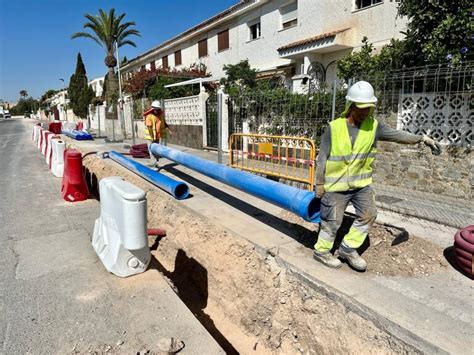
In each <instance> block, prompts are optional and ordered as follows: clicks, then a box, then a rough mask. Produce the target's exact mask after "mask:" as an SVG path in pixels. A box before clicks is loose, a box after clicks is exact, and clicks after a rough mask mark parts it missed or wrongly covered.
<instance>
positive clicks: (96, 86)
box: [88, 76, 105, 97]
mask: <svg viewBox="0 0 474 355" xmlns="http://www.w3.org/2000/svg"><path fill="white" fill-rule="evenodd" d="M104 80H105V77H104V76H102V77H100V78H95V79H93V80H91V81H89V83H88V85H89V86H90V87H91V88H92V90H94V92H95V96H96V97H101V96H102V94H103V92H104Z"/></svg>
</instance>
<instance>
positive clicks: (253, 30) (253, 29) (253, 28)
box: [247, 19, 261, 41]
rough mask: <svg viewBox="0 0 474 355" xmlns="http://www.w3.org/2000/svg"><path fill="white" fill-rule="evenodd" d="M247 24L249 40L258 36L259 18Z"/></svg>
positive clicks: (259, 32)
mask: <svg viewBox="0 0 474 355" xmlns="http://www.w3.org/2000/svg"><path fill="white" fill-rule="evenodd" d="M247 25H248V27H249V41H252V40H254V39H257V38H260V34H261V31H260V19H256V20H254V21H251V22H249V23H248V24H247Z"/></svg>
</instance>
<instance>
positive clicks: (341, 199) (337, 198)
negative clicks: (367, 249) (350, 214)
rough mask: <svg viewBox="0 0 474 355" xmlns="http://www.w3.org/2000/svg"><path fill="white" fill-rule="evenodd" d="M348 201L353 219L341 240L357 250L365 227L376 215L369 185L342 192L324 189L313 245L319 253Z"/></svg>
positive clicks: (331, 236) (331, 237) (325, 247)
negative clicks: (319, 222) (352, 208)
mask: <svg viewBox="0 0 474 355" xmlns="http://www.w3.org/2000/svg"><path fill="white" fill-rule="evenodd" d="M349 203H351V204H352V205H353V206H354V209H355V211H356V216H357V217H356V219H355V221H354V223H353V224H352V227H351V229H350V230H349V233H347V234H346V235H345V236H344V239H343V241H342V243H343V244H344V246H345V247H348V248H352V249H357V248H359V247H360V246H361V245H362V243H363V242H364V240H365V238H366V237H367V234H368V232H369V227H370V226H371V225H372V224H373V223H374V222H375V219H376V218H377V208H376V207H375V193H374V190H373V189H372V187H371V186H370V185H369V186H366V187H363V188H361V189H356V190H350V191H344V192H326V193H325V194H324V196H323V198H322V200H321V230H320V232H319V237H318V241H317V242H316V244H315V246H314V248H315V249H316V251H318V252H320V253H327V252H329V251H330V250H331V249H332V247H333V244H334V239H335V238H336V233H337V230H338V229H339V227H340V226H341V224H342V220H343V218H344V212H345V210H346V208H347V205H348V204H349Z"/></svg>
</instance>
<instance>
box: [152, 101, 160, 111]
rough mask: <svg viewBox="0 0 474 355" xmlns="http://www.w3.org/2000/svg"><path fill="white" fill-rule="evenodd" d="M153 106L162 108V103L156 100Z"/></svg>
mask: <svg viewBox="0 0 474 355" xmlns="http://www.w3.org/2000/svg"><path fill="white" fill-rule="evenodd" d="M151 107H153V108H159V109H161V103H160V102H159V101H158V100H155V101H153V102H152V103H151Z"/></svg>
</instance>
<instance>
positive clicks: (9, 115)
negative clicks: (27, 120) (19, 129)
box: [3, 110, 12, 118]
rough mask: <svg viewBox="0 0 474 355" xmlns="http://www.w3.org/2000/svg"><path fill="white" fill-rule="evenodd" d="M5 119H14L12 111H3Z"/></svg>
mask: <svg viewBox="0 0 474 355" xmlns="http://www.w3.org/2000/svg"><path fill="white" fill-rule="evenodd" d="M3 118H12V114H11V113H10V111H8V110H5V111H3Z"/></svg>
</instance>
